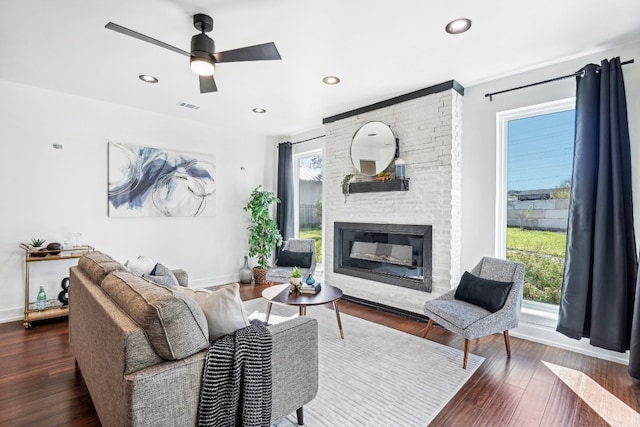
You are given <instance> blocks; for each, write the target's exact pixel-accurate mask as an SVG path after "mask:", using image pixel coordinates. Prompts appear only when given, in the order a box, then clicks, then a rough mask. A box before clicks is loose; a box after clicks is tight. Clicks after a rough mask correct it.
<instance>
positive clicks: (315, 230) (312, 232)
mask: <svg viewBox="0 0 640 427" xmlns="http://www.w3.org/2000/svg"><path fill="white" fill-rule="evenodd" d="M300 238H301V239H313V240H315V241H316V259H317V262H318V263H320V262H322V226H321V225H318V226H315V227H312V228H305V229H302V230H300Z"/></svg>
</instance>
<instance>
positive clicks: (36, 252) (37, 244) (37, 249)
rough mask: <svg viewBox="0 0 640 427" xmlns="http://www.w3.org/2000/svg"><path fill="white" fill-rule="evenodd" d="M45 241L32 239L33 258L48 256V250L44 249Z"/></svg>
mask: <svg viewBox="0 0 640 427" xmlns="http://www.w3.org/2000/svg"><path fill="white" fill-rule="evenodd" d="M45 241H46V240H45V239H35V238H34V239H31V256H34V257H39V258H40V257H44V256H47V252H46V249H45V248H43V247H42V245H43V244H44V242H45Z"/></svg>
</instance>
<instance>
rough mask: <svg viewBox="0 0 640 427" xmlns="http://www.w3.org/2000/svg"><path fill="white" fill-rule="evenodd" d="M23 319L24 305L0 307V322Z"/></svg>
mask: <svg viewBox="0 0 640 427" xmlns="http://www.w3.org/2000/svg"><path fill="white" fill-rule="evenodd" d="M16 320H24V307H23V306H19V307H8V308H2V309H0V323H9V322H15V321H16Z"/></svg>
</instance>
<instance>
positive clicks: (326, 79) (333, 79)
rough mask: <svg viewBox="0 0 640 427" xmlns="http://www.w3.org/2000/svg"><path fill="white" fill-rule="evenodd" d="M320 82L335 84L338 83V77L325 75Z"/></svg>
mask: <svg viewBox="0 0 640 427" xmlns="http://www.w3.org/2000/svg"><path fill="white" fill-rule="evenodd" d="M322 82H323V83H324V84H326V85H337V84H338V83H340V78H338V77H336V76H325V77H323V78H322Z"/></svg>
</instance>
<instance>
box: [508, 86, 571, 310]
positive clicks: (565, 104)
mask: <svg viewBox="0 0 640 427" xmlns="http://www.w3.org/2000/svg"><path fill="white" fill-rule="evenodd" d="M575 108H576V98H575V97H571V98H564V99H560V100H557V101H552V102H545V103H542V104H535V105H529V106H526V107H521V108H515V109H512V110H505V111H499V112H498V113H496V207H495V209H496V214H495V230H496V233H495V251H496V256H497V257H499V258H506V257H507V190H508V188H507V169H508V159H509V152H508V150H509V122H510V121H511V120H517V119H524V118H528V117H534V116H541V115H545V114H552V113H559V112H562V111H569V110H575ZM522 305H523V307H525V308H528V309H531V310H534V311H540V312H547V313H557V311H558V306H557V305H553V304H546V303H541V302H537V301H530V300H524V299H523V301H522Z"/></svg>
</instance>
